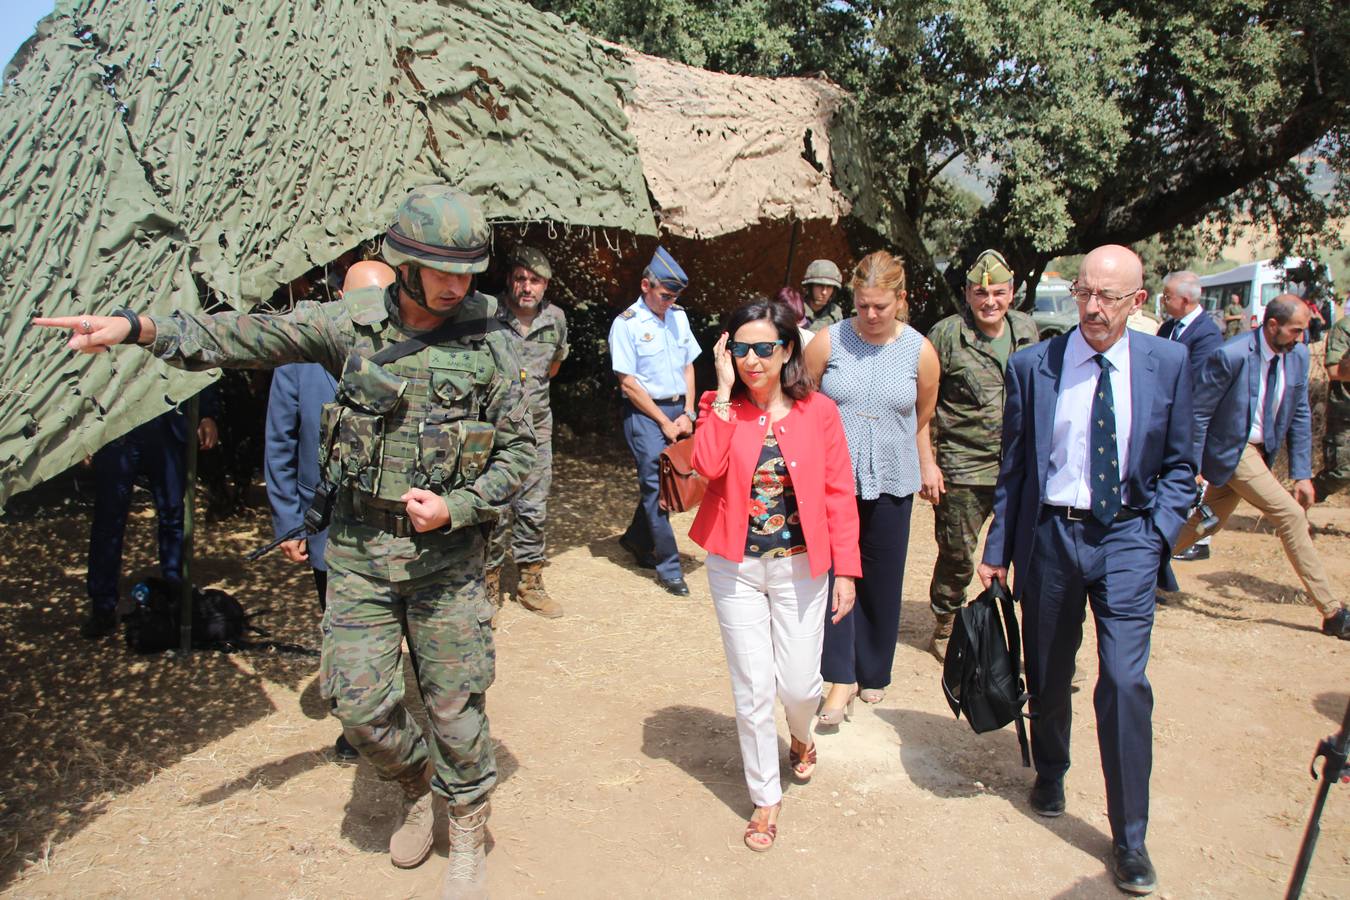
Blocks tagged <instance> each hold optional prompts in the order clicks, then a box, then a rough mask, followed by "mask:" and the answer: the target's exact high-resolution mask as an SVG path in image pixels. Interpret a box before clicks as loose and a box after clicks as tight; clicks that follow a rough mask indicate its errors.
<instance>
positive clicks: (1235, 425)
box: [1182, 328, 1312, 485]
mask: <svg viewBox="0 0 1350 900" xmlns="http://www.w3.org/2000/svg"><path fill="white" fill-rule="evenodd" d="M1261 334H1262V330H1261V329H1260V328H1257V329H1256V330H1254V331H1249V332H1247V333H1246V334H1240V335H1238V336H1237V337H1234V338H1230V339H1229V340H1228V341H1227V342H1226V343H1225V344H1224V345H1223V346H1222V347H1220V348H1219V350H1218V352H1216V353H1214V354H1212V355H1211V356H1210V357H1209V359H1207V360H1205V366H1204V369H1203V370H1202V371H1201V373H1200V380H1199V381H1197V382H1196V383H1195V454H1196V457H1197V458H1198V459H1199V460H1200V473H1201V474H1202V475H1204V476H1205V480H1206V481H1208V482H1209V483H1210V484H1213V485H1223V484H1227V483H1228V480H1229V479H1230V478H1232V477H1233V472H1234V471H1235V470H1236V469H1237V464H1238V459H1239V458H1241V456H1242V449H1243V448H1244V447H1246V446H1247V438H1248V436H1249V435H1250V434H1251V423H1252V409H1253V407H1254V406H1255V405H1256V400H1257V397H1258V396H1259V392H1260V389H1261V379H1262V378H1264V377H1265V364H1264V361H1263V360H1262V359H1261V344H1260V341H1261V340H1262V337H1261ZM1182 336H1183V337H1184V336H1185V332H1184V331H1183V332H1182ZM1286 442H1287V443H1288V445H1289V477H1291V478H1293V479H1294V480H1295V481H1301V480H1302V479H1304V478H1311V477H1312V410H1311V408H1310V407H1309V406H1308V348H1307V346H1305V345H1303V344H1295V345H1294V349H1293V350H1290V351H1289V352H1288V353H1286V354H1285V356H1284V394H1283V395H1282V396H1281V398H1280V406H1279V409H1277V410H1276V411H1275V436H1274V440H1271V441H1268V442H1267V443H1269V444H1270V445H1271V446H1273V447H1277V448H1278V447H1279V445H1280V444H1281V443H1286ZM1261 455H1262V456H1263V457H1265V458H1266V465H1270V463H1271V462H1273V459H1272V458H1271V457H1272V456H1273V455H1274V454H1267V453H1266V451H1265V448H1264V447H1262V448H1261Z"/></svg>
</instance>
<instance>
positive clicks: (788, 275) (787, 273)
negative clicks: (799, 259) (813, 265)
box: [783, 219, 802, 287]
mask: <svg viewBox="0 0 1350 900" xmlns="http://www.w3.org/2000/svg"><path fill="white" fill-rule="evenodd" d="M801 233H802V220H801V219H793V220H792V237H791V238H789V239H788V258H787V268H786V269H784V270H783V286H784V287H788V286H790V285H791V284H792V263H793V260H794V259H795V258H796V256H797V238H798V237H800V236H801Z"/></svg>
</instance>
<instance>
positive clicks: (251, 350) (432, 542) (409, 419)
mask: <svg viewBox="0 0 1350 900" xmlns="http://www.w3.org/2000/svg"><path fill="white" fill-rule="evenodd" d="M489 237H490V231H489V229H488V225H487V221H486V219H485V218H484V216H483V213H482V210H481V209H480V208H479V206H478V204H477V202H476V201H474V200H473V199H472V198H470V197H469V196H467V195H465V194H463V193H460V192H459V191H455V190H453V189H451V188H448V187H445V186H432V187H425V188H419V189H417V190H415V191H414V192H413V193H412V194H410V195H409V197H408V199H407V200H406V201H405V202H404V203H403V205H402V206H401V207H400V209H399V211H398V214H397V217H396V219H395V221H394V223H393V225H391V226H390V228H389V230H388V232H387V233H386V234H385V238H384V250H383V255H384V259H385V261H386V262H388V263H389V264H390V265H391V266H392V267H394V269H395V271H396V272H397V281H396V282H395V284H394V285H391V286H390V287H389V288H388V289H387V290H385V289H381V288H366V289H362V290H356V291H351V292H349V293H347V294H346V295H345V296H344V297H343V299H342V300H341V301H340V302H336V303H324V304H318V303H300V304H297V305H296V307H295V309H294V310H293V311H292V312H290V313H288V314H286V315H280V316H269V315H245V314H241V313H234V312H227V313H218V314H216V315H204V314H186V313H182V312H176V313H174V314H173V315H171V316H153V317H148V316H138V315H136V314H135V313H134V312H132V311H131V310H122V311H120V312H119V313H118V315H115V316H86V317H71V318H61V319H37V320H35V321H34V324H37V325H45V326H51V327H61V328H71V329H73V330H74V331H75V334H74V336H73V337H72V338H71V341H70V346H71V347H72V349H76V350H82V351H85V352H97V351H98V350H100V349H103V348H106V347H109V346H111V345H113V344H118V343H138V344H141V345H143V346H146V347H147V348H148V349H149V351H150V352H151V353H153V354H154V355H155V356H158V357H159V358H161V359H163V360H165V361H167V362H169V363H170V364H172V365H175V366H178V367H180V368H185V369H192V370H200V369H209V368H214V367H218V366H230V367H239V368H271V367H275V366H280V365H283V364H285V363H291V362H301V361H308V362H317V363H320V364H321V365H323V366H324V367H325V368H326V369H328V370H329V371H330V372H332V373H333V374H334V375H335V376H338V377H339V382H338V389H337V399H336V400H335V401H334V402H333V403H331V404H328V405H326V406H325V407H324V412H323V423H322V426H321V440H322V446H323V448H324V449H323V452H324V454H325V463H324V465H325V474H326V479H327V480H328V481H329V482H331V483H333V484H334V485H336V502H335V504H334V511H333V517H332V523H331V525H330V528H329V536H328V565H329V568H330V580H329V582H328V605H327V610H326V611H325V613H324V618H323V636H324V640H323V657H322V661H321V681H322V687H323V694H324V696H325V697H328V698H331V699H332V700H333V701H335V714H336V715H337V717H338V719H339V720H340V721H341V722H342V726H343V733H344V734H345V735H346V737H347V739H348V740H349V741H350V742H351V743H352V745H353V746H354V747H356V748H357V749H358V750H359V751H360V753H361V755H362V756H364V757H366V759H367V760H369V761H370V763H371V764H372V765H373V766H374V768H375V769H376V771H378V772H379V774H380V775H381V776H382V777H383V778H386V779H389V780H392V781H397V782H398V783H399V784H400V785H401V786H402V788H403V793H404V802H403V805H402V809H401V814H400V816H399V820H398V823H397V826H396V829H395V831H394V834H393V835H392V837H391V838H390V841H389V850H390V858H391V860H392V861H393V862H394V864H395V865H398V866H403V867H408V866H415V865H418V864H419V863H421V862H422V861H423V860H424V859H425V858H426V856H427V854H428V853H429V852H430V850H431V845H432V823H433V815H432V806H433V795H434V797H435V798H437V799H438V800H439V801H440V802H446V801H448V803H449V806H450V809H449V822H450V854H449V856H450V867H449V870H448V872H447V874H446V880H445V883H444V889H445V893H446V895H447V896H452V897H482V896H486V890H487V883H486V875H487V868H486V860H485V857H484V853H483V831H484V827H485V822H486V818H487V802H486V801H487V796H488V793H489V792H490V791H491V790H492V787H493V785H494V784H495V783H496V781H497V764H496V760H495V758H494V756H493V750H492V741H491V739H490V738H489V736H488V721H487V715H486V706H485V696H486V691H487V689H488V686H489V685H490V684H491V683H492V680H493V675H494V672H495V661H496V657H495V652H494V650H493V641H492V631H491V629H490V627H489V623H490V621H491V619H492V612H493V607H492V604H491V603H489V602H488V599H487V596H486V594H485V593H484V590H483V554H484V548H485V545H486V537H485V530H486V529H489V528H490V527H491V525H492V523H494V522H495V521H496V519H497V517H498V515H499V514H500V512H501V510H502V509H504V508H505V507H506V505H507V503H508V502H509V501H510V498H511V496H512V495H513V494H514V493H515V492H516V489H517V488H518V487H519V485H520V483H521V480H522V479H523V478H524V477H525V474H526V472H528V471H529V469H530V467H531V465H532V464H533V462H534V435H533V431H532V429H531V425H530V421H529V418H528V409H527V406H526V404H525V400H524V394H523V390H522V386H521V375H520V362H519V360H518V358H517V356H516V353H515V350H514V348H513V347H512V344H511V340H510V338H509V337H508V336H507V335H506V334H505V333H503V332H502V330H501V329H500V327H499V326H498V325H497V320H496V318H495V315H496V301H495V300H493V299H492V298H491V297H487V296H485V295H483V294H480V293H477V292H475V291H473V290H472V273H475V272H481V271H483V269H485V268H486V267H487V264H488V241H489ZM441 326H446V327H456V328H458V329H459V333H457V334H454V335H435V334H431V332H432V331H434V330H436V329H438V328H440V327H441ZM419 335H420V336H423V337H424V339H425V341H426V343H424V344H423V345H422V346H421V347H420V348H419V349H417V350H416V352H413V353H411V354H410V355H405V356H403V357H401V358H399V359H397V360H394V361H386V362H385V363H384V364H377V363H376V362H375V361H373V360H372V358H371V357H372V356H374V355H375V354H376V353H377V352H379V351H380V350H382V349H384V348H389V347H390V346H392V345H395V344H400V343H402V342H404V341H406V340H408V339H409V338H410V337H415V336H419ZM405 637H406V639H407V642H408V647H409V649H410V651H411V653H412V661H413V665H414V670H415V671H416V673H417V679H418V688H419V690H420V692H421V695H422V700H423V703H424V705H425V707H426V710H427V716H428V719H429V721H430V725H431V739H430V740H428V739H427V737H426V736H424V735H423V733H422V729H421V728H420V727H419V726H418V724H417V722H416V721H415V720H414V719H413V718H412V717H411V716H410V715H409V714H408V711H407V709H406V708H405V707H404V704H403V702H402V699H403V691H404V684H403V668H402V662H401V653H400V643H401V641H402V640H403V639H404V638H405Z"/></svg>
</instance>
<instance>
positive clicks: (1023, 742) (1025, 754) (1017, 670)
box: [994, 581, 1031, 766]
mask: <svg viewBox="0 0 1350 900" xmlns="http://www.w3.org/2000/svg"><path fill="white" fill-rule="evenodd" d="M994 584H995V586H996V587H997V590H996V591H995V593H997V594H998V599H999V604H1000V605H1001V606H1002V607H1003V628H1004V632H1005V633H1006V634H1007V636H1008V656H1009V657H1010V658H1011V661H1012V676H1013V685H1014V686H1015V687H1016V689H1017V690H1019V691H1022V695H1021V698H1020V699H1021V701H1022V702H1023V703H1025V702H1026V699H1027V694H1026V690H1025V689H1024V688H1023V687H1022V629H1021V628H1019V627H1018V624H1017V609H1016V607H1014V606H1013V598H1012V592H1011V591H1009V590H1008V589H1007V588H1006V587H1004V586H1003V584H1002V582H998V581H996V582H994ZM1023 718H1025V716H1024V715H1023V714H1022V713H1021V712H1019V713H1018V714H1017V718H1016V719H1014V720H1013V722H1014V724H1015V726H1016V728H1017V743H1018V745H1019V746H1020V747H1021V748H1022V765H1023V766H1030V765H1031V748H1030V746H1029V745H1028V742H1027V727H1026V725H1025V724H1024V723H1023V722H1022V719H1023Z"/></svg>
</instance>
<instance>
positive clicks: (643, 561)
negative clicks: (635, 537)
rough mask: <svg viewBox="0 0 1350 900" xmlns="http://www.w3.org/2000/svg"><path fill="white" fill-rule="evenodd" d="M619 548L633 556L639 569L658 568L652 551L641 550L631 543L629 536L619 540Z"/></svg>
mask: <svg viewBox="0 0 1350 900" xmlns="http://www.w3.org/2000/svg"><path fill="white" fill-rule="evenodd" d="M619 546H620V547H622V548H623V549H625V550H627V551H628V552H629V553H631V554H632V555H633V562H635V563H637V564H638V567H639V568H642V569H655V568H656V560H655V559H654V558H653V557H652V551H650V550H641V549H639V548H638V545H637V544H634V543H633V542H632V541H630V540H629V539H628V537H627V535H624V536H622V537H620V538H619Z"/></svg>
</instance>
